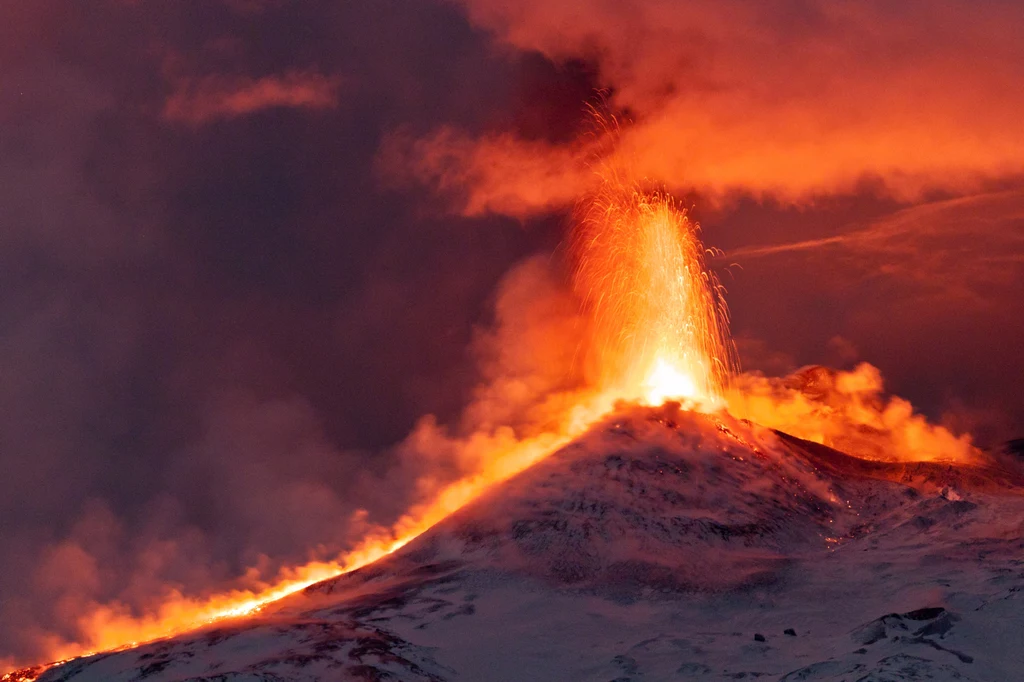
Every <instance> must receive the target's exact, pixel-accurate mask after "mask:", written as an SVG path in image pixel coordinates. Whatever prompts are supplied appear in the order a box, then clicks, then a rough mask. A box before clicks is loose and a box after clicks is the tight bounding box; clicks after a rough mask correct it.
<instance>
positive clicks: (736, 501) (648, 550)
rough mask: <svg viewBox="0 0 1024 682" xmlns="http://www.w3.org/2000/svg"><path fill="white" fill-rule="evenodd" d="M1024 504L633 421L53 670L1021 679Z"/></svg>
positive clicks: (711, 426)
mask: <svg viewBox="0 0 1024 682" xmlns="http://www.w3.org/2000/svg"><path fill="white" fill-rule="evenodd" d="M1022 490H1024V482H1022V480H1021V478H1020V476H1019V474H1016V473H1013V472H1009V471H1004V470H1001V469H998V468H994V467H993V468H981V467H967V468H965V467H951V466H948V465H942V464H934V463H931V464H913V465H894V464H885V463H877V462H865V461H863V460H858V459H856V458H852V457H849V456H846V455H843V454H842V453H838V452H835V451H833V450H829V449H828V448H824V447H822V446H817V445H814V444H812V443H807V442H804V441H800V440H798V439H794V438H791V437H789V436H785V435H784V434H775V433H773V432H771V431H768V430H766V429H761V428H758V427H755V426H751V425H748V424H744V423H741V422H737V421H736V420H732V419H730V418H728V417H725V416H706V415H700V414H696V413H691V412H685V411H681V410H679V409H678V407H676V406H673V405H666V406H664V407H662V408H658V409H648V408H634V409H628V410H624V411H623V412H621V413H619V414H616V415H614V416H612V417H610V418H609V419H608V420H607V421H606V422H605V423H603V424H601V425H600V426H598V427H596V428H595V429H593V430H592V431H591V432H590V433H588V434H587V435H586V436H584V437H583V438H581V439H579V440H578V441H576V442H574V443H573V444H571V445H569V446H567V447H566V448H563V449H562V450H560V451H558V452H556V453H554V454H553V455H551V456H550V457H549V458H547V459H545V460H544V461H542V462H540V463H539V464H537V465H535V466H534V467H532V468H531V469H529V470H527V471H525V472H523V473H522V474H520V475H519V476H517V477H515V478H513V479H512V480H510V481H507V482H506V483H504V484H502V485H499V486H496V487H495V488H494V489H492V490H491V491H489V492H488V493H487V494H486V495H484V496H483V497H481V498H480V499H478V500H476V501H475V502H473V503H472V504H470V505H468V506H467V507H465V508H463V509H462V510H460V511H459V512H458V513H456V514H454V515H452V516H451V517H449V518H448V519H445V520H444V521H443V522H442V523H440V524H438V525H437V526H435V527H434V528H433V529H431V530H430V531H429V532H427V533H425V534H424V535H423V536H421V537H420V538H417V539H416V540H415V541H413V542H411V543H410V544H409V545H407V546H406V547H405V548H403V549H402V550H400V551H399V552H397V553H395V554H394V555H392V556H389V557H386V558H385V559H383V560H381V561H379V562H377V563H375V564H373V565H371V566H368V567H366V568H364V569H362V570H359V571H356V572H354V573H351V574H347V575H344V576H339V577H338V578H335V579H332V580H329V581H325V582H323V583H320V584H318V585H314V586H312V587H310V588H309V589H307V590H306V591H304V592H303V593H301V594H297V595H293V596H292V597H289V598H287V599H285V600H282V601H281V602H278V603H277V604H275V605H273V606H272V607H270V608H267V609H266V610H265V611H264V612H263V613H261V614H260V615H258V616H256V617H252V618H249V619H244V620H238V621H234V622H231V623H221V624H218V625H216V626H213V627H210V628H207V629H205V630H201V631H198V632H196V633H191V634H189V635H187V636H183V637H179V638H175V639H171V640H167V641H163V642H157V643H152V644H149V645H145V646H142V647H139V648H137V649H133V650H129V651H123V652H117V653H112V654H101V655H98V656H94V657H91V658H88V659H82V660H80V661H75V662H71V663H69V664H66V665H64V666H61V667H58V668H54V669H52V670H50V671H48V672H46V673H45V674H44V675H43V676H42V677H41V678H40V679H41V680H47V681H51V680H76V681H80V680H185V679H191V680H199V679H208V680H318V679H319V680H322V679H331V680H334V679H354V680H378V679H379V680H384V679H388V680H495V681H498V680H510V681H511V680H595V681H601V682H607V681H609V680H673V679H679V680H684V679H699V678H701V677H708V678H709V679H721V678H722V677H725V678H727V679H728V678H732V679H745V678H751V679H753V678H757V679H765V680H778V679H783V680H832V679H834V680H844V679H848V680H855V679H856V680H900V679H915V680H916V679H921V680H925V679H936V680H952V679H965V680H968V679H973V680H989V679H991V680H997V679H999V680H1002V679H1013V678H1014V676H1015V675H1016V671H1017V670H1024V659H1022V658H1021V656H1022V654H1021V652H1020V651H1019V650H1017V649H1015V648H1014V646H1012V643H1013V642H1019V641H1024V612H1022V609H1021V608H1020V607H1021V606H1022V605H1024V599H1022V597H1021V595H1022V594H1024V593H1022V591H1021V589H1022V587H1024V552H1022V551H1021V550H1022V549H1024V542H1022V540H1021V536H1022V535H1024V514H1022V512H1024V495H1022ZM1018 649H1019V647H1018Z"/></svg>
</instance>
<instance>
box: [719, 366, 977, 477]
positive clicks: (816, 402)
mask: <svg viewBox="0 0 1024 682" xmlns="http://www.w3.org/2000/svg"><path fill="white" fill-rule="evenodd" d="M883 388H884V386H883V382H882V375H881V373H880V372H879V371H878V369H877V368H875V367H873V366H871V365H869V364H867V363H861V364H860V365H858V366H857V367H856V368H855V369H853V370H852V371H848V372H843V371H836V370H831V369H828V368H826V367H820V366H819V367H808V368H805V369H803V370H801V371H800V372H797V373H794V374H792V375H790V376H787V377H785V378H770V377H765V376H763V375H761V374H757V373H748V374H743V375H741V376H739V377H737V378H736V380H735V382H734V385H733V386H732V388H731V389H730V391H729V395H728V403H729V408H728V409H729V412H730V413H731V414H732V415H733V416H735V417H739V418H741V419H749V420H750V421H752V422H755V423H757V424H761V425H762V426H768V427H770V428H773V429H778V430H780V431H785V432H786V433H788V434H790V435H794V436H797V437H799V438H803V439H805V440H811V441H814V442H816V443H822V444H824V445H828V446H830V447H833V448H836V449H838V450H841V451H843V452H846V453H848V454H852V455H854V456H857V457H862V458H864V459H872V460H879V461H884V462H926V461H936V460H938V461H946V462H956V463H963V464H971V463H974V464H977V463H980V462H982V461H984V458H983V456H982V453H981V452H980V451H978V450H977V449H976V448H975V447H974V446H973V445H972V443H971V438H970V436H969V435H965V434H960V435H957V434H954V433H951V432H950V431H949V430H948V429H946V428H944V427H942V426H939V425H935V424H930V423H929V422H928V420H927V419H926V418H925V417H924V416H923V415H921V414H916V413H915V412H914V408H913V406H912V405H911V404H910V403H909V402H907V401H906V400H904V399H902V398H900V397H898V396H888V395H886V394H885V393H884V391H883Z"/></svg>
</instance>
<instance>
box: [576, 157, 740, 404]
mask: <svg viewBox="0 0 1024 682" xmlns="http://www.w3.org/2000/svg"><path fill="white" fill-rule="evenodd" d="M697 229H698V228H697V226H696V224H695V223H693V222H692V221H690V219H689V218H688V216H687V215H686V211H685V210H683V209H681V208H679V207H678V206H677V205H676V202H675V201H674V200H673V199H672V197H671V196H669V195H668V194H665V193H664V192H661V191H656V190H647V189H645V188H644V187H643V186H642V184H641V183H639V182H637V181H635V180H633V179H632V178H630V177H629V176H625V175H624V174H623V173H622V172H619V171H615V170H606V171H605V172H604V173H603V182H602V184H601V187H600V189H599V190H598V191H597V192H595V193H594V194H593V195H591V196H590V197H588V198H587V199H585V200H584V201H582V202H581V203H580V204H579V206H578V208H577V220H576V225H575V229H574V231H573V234H572V238H571V250H572V256H573V258H574V261H575V271H574V278H573V286H574V288H575V290H576V292H577V293H578V294H579V296H580V297H581V298H582V300H583V305H584V306H585V308H586V310H587V313H588V315H589V318H590V320H591V322H592V324H593V330H592V334H591V336H590V343H591V346H590V348H589V349H588V350H589V357H588V358H587V372H588V374H589V375H590V377H591V379H592V380H593V382H594V383H595V384H596V385H598V386H600V387H602V388H603V390H605V391H608V392H610V393H611V394H613V395H615V396H616V397H618V398H621V399H625V400H630V401H638V402H646V403H648V404H654V405H660V404H661V403H662V402H664V401H665V400H667V399H677V400H681V401H683V402H686V403H688V404H690V405H691V406H693V407H696V408H698V409H705V410H713V409H717V408H719V407H721V406H722V405H723V393H724V388H725V383H726V380H727V378H728V375H729V373H730V371H731V370H732V369H733V367H734V364H735V362H734V359H733V358H734V355H733V352H732V344H731V342H730V341H729V336H728V327H727V325H728V314H727V312H726V308H725V303H724V299H723V297H722V295H721V287H720V286H719V285H718V282H717V280H716V279H715V277H714V275H713V274H712V273H711V272H709V271H708V269H707V267H706V266H705V264H704V249H703V246H702V245H701V243H700V240H699V239H698V236H697Z"/></svg>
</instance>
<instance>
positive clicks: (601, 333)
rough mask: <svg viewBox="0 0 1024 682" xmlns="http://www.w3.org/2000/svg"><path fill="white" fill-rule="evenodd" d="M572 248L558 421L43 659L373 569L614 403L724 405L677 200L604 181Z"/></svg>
mask: <svg viewBox="0 0 1024 682" xmlns="http://www.w3.org/2000/svg"><path fill="white" fill-rule="evenodd" d="M570 245H571V249H572V259H573V261H574V273H573V289H574V291H575V293H576V295H577V297H578V298H579V299H580V306H581V308H582V312H583V318H584V319H585V320H586V323H585V325H586V326H587V333H586V334H585V338H584V339H583V340H582V346H583V347H582V348H581V349H580V353H579V355H580V356H581V357H584V358H585V360H584V362H585V364H586V368H585V371H584V374H585V375H586V376H585V382H586V384H587V388H584V389H581V390H578V391H575V392H573V393H572V394H571V397H570V398H569V399H567V400H563V401H559V407H558V408H552V409H551V410H547V411H548V412H554V414H544V415H542V419H541V420H539V421H538V426H537V427H536V428H534V429H532V432H533V433H535V434H536V435H533V436H530V437H521V436H516V435H514V433H513V432H512V429H511V428H509V427H507V426H506V427H500V426H499V427H498V428H496V429H494V430H493V432H492V433H489V434H474V436H473V438H472V439H471V440H473V443H472V445H473V447H474V448H475V449H476V450H477V451H480V450H481V449H482V450H483V451H484V456H483V457H480V458H479V460H480V464H478V465H477V470H476V471H475V472H473V473H472V474H470V475H468V476H466V477H464V478H462V479H461V480H458V481H456V482H455V483H453V484H450V485H448V486H446V487H443V488H441V489H440V491H439V492H438V493H436V494H435V495H434V496H433V497H432V499H431V500H430V501H428V502H426V503H423V504H420V505H417V506H415V507H413V508H412V509H410V510H409V511H408V512H407V513H406V515H405V516H404V517H403V518H401V519H400V520H399V521H398V523H397V524H396V525H395V526H394V527H392V528H391V529H387V530H385V529H380V530H378V531H377V532H374V533H371V534H370V535H369V536H368V537H366V538H365V539H364V540H363V542H362V543H361V544H360V545H359V546H358V547H357V548H356V549H355V550H354V551H352V552H350V553H348V554H346V555H344V556H341V557H339V558H338V559H336V560H335V561H331V562H313V563H309V564H307V565H304V566H300V567H296V568H292V569H289V570H287V571H284V572H282V573H281V574H280V575H279V576H278V578H277V579H276V580H273V581H270V582H267V583H264V584H261V585H260V587H259V588H258V589H254V590H236V591H230V592H227V593H224V594H220V595H215V596H212V597H207V598H191V597H186V596H184V595H181V594H180V593H177V592H171V593H170V594H168V595H166V596H165V597H164V599H163V600H162V602H161V604H160V605H159V607H158V608H156V609H154V610H152V611H151V612H150V613H148V614H144V615H141V616H137V615H134V614H133V613H132V612H131V610H130V609H129V608H127V607H125V606H123V605H120V604H107V605H96V606H95V608H94V609H93V610H92V611H91V612H90V613H88V614H87V615H86V616H85V617H83V618H81V619H79V621H78V622H77V624H76V625H77V628H78V630H79V632H80V636H79V638H78V640H77V641H76V642H73V643H67V642H54V643H53V645H52V646H50V647H49V650H48V653H49V656H50V660H54V659H61V660H67V659H69V658H72V657H79V656H83V655H87V654H90V653H94V652H98V651H107V650H112V649H119V648H126V647H133V646H137V645H138V644H141V643H143V642H147V641H152V640H154V639H159V638H164V637H169V636H172V635H175V634H178V633H181V632H185V631H187V630H190V629H194V628H196V627H199V626H201V625H203V624H206V623H210V622H213V621H217V620H221V619H225V618H232V617H239V616H245V615H249V614H252V613H254V612H256V611H258V610H259V609H261V608H262V607H263V606H264V605H266V604H267V603H269V602H271V601H274V600H277V599H280V598H281V597H284V596H286V595H288V594H291V593H293V592H296V591H298V590H301V589H304V588H305V587H307V586H309V585H311V584H313V583H315V582H318V581H320V580H324V579H326V578H330V577H333V576H336V575H339V574H341V573H345V572H348V571H352V570H355V569H357V568H359V567H361V566H364V565H366V564H368V563H371V562H373V561H375V560H376V559H378V558H380V557H382V556H384V555H386V554H388V553H390V552H393V551H394V550H396V549H398V548H399V547H402V546H403V545H405V544H406V543H408V542H409V541H410V540H412V539H413V538H415V537H416V536H417V535H419V534H421V533H422V532H424V531H425V530H427V529H428V528H430V527H431V526H432V525H434V524H436V523H437V522H438V521H440V520H441V519H443V518H445V517H446V516H447V515H449V514H451V513H452V512H453V511H455V510H457V509H459V508H460V507H462V506H463V505H465V504H466V503H468V502H469V501H471V500H473V499H475V498H476V497H478V496H479V495H480V494H481V493H482V492H483V491H484V490H485V489H487V488H489V487H491V486H492V485H494V484H495V483H498V482H500V481H503V480H505V479H507V478H509V477H511V476H512V475H514V474H516V473H518V472H520V471H522V470H523V469H525V468H526V467H528V466H530V465H531V464H533V463H535V462H537V461H538V460H540V459H542V458H543V457H545V456H547V455H548V454H550V453H552V452H553V451H555V450H556V449H557V448H558V447H560V446H561V445H563V444H565V443H566V442H568V441H569V440H570V439H571V438H573V437H574V436H577V435H579V434H580V433H582V432H583V431H584V430H585V429H586V428H587V427H588V426H589V425H591V424H593V422H594V421H595V420H597V419H598V418H600V417H601V416H602V415H604V414H605V413H607V412H608V411H609V410H610V409H612V407H613V406H614V404H615V403H616V402H617V401H619V400H627V401H632V402H645V403H649V404H661V403H662V402H664V401H665V400H666V399H675V400H680V401H682V402H685V403H686V404H687V405H688V406H689V407H692V408H694V409H702V410H713V409H718V408H719V407H721V406H722V404H723V390H724V385H725V380H726V378H727V374H728V372H729V370H730V369H731V367H732V360H731V358H732V354H731V352H730V348H731V346H730V343H729V341H728V334H727V329H726V315H725V308H724V303H723V301H722V298H721V295H720V291H719V289H718V287H717V285H716V281H715V279H714V277H713V275H711V274H710V273H709V272H708V271H707V270H706V267H705V265H704V259H703V247H702V246H701V244H700V241H699V239H698V238H697V233H696V226H695V225H694V224H693V223H692V222H691V221H690V220H689V219H688V217H687V215H686V213H685V211H683V210H681V209H679V208H678V207H677V205H676V203H675V201H674V200H673V199H672V197H671V196H669V195H668V194H665V193H663V192H660V191H647V190H645V189H644V188H643V187H642V185H641V184H640V183H639V182H637V181H635V180H634V179H633V178H630V177H628V176H627V174H625V173H623V172H608V173H607V174H606V175H605V176H604V177H603V179H602V183H601V186H600V188H599V189H598V190H597V191H595V192H594V193H593V194H592V195H590V196H589V197H587V198H585V199H584V200H583V201H581V202H580V204H579V205H578V208H577V211H576V214H575V220H574V225H573V231H572V234H571V237H570ZM566 371H568V368H567V369H566ZM540 424H542V425H543V426H540ZM45 667H49V666H45ZM45 667H44V668H43V669H45ZM38 672H39V671H38V670H37V671H36V672H34V673H32V674H28V673H26V672H25V671H21V672H20V673H10V674H9V675H16V674H20V675H21V676H20V677H13V676H12V677H8V676H4V678H3V679H4V680H9V679H10V680H13V679H19V680H27V679H33V678H34V675H35V674H38Z"/></svg>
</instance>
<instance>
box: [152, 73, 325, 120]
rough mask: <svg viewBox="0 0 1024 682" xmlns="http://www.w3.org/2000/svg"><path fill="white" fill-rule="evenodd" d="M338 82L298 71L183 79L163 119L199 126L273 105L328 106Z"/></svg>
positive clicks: (165, 108)
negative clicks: (249, 77) (256, 77)
mask: <svg viewBox="0 0 1024 682" xmlns="http://www.w3.org/2000/svg"><path fill="white" fill-rule="evenodd" d="M338 85H339V81H338V79H337V78H332V77H328V76H324V75H322V74H318V73H307V72H300V71H293V72H289V73H286V74H284V75H273V76H265V77H263V78H259V79H231V78H227V77H222V76H208V77H206V78H201V79H198V80H188V79H186V80H181V81H179V82H178V83H177V88H176V90H175V91H174V92H173V93H172V94H171V96H170V97H169V98H168V99H167V101H166V102H165V103H164V109H163V118H164V120H167V121H172V122H175V123H186V124H189V125H202V124H204V123H208V122H210V121H216V120H222V119H231V118H238V117H240V116H246V115H248V114H252V113H254V112H257V111H261V110H263V109H270V108H275V107H289V108H304V109H331V108H334V107H335V106H337V103H338Z"/></svg>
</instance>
